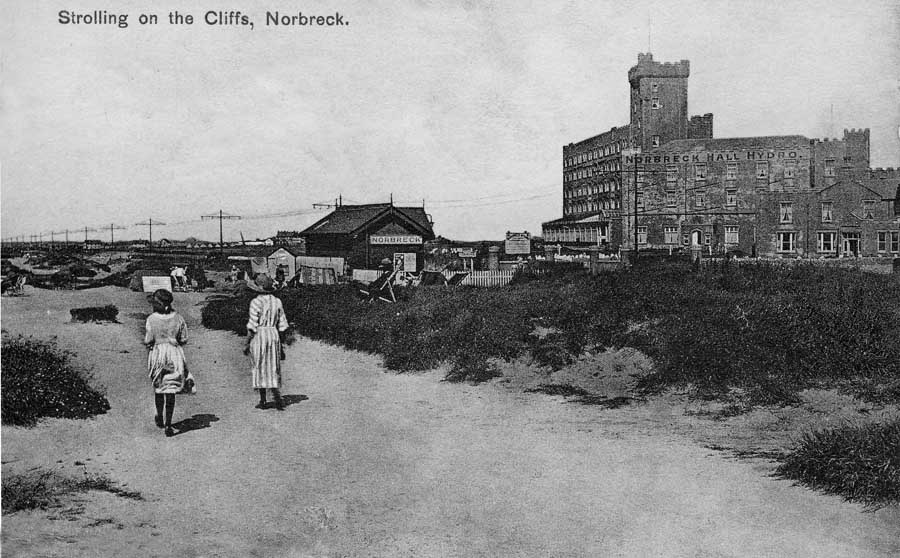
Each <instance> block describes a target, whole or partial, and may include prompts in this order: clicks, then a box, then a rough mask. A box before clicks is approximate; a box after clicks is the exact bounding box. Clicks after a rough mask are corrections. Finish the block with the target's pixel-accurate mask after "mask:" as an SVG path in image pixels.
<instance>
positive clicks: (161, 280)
mask: <svg viewBox="0 0 900 558" xmlns="http://www.w3.org/2000/svg"><path fill="white" fill-rule="evenodd" d="M141 281H142V282H143V285H144V292H145V293H154V292H156V291H157V290H159V289H165V290H167V291H169V292H172V278H171V277H169V276H168V275H156V276H150V275H145V276H143V277H141Z"/></svg>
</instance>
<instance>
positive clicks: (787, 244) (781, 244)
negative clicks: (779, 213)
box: [778, 232, 797, 253]
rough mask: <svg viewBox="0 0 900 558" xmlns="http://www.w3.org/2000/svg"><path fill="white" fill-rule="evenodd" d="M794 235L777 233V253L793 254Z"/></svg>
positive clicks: (791, 233)
mask: <svg viewBox="0 0 900 558" xmlns="http://www.w3.org/2000/svg"><path fill="white" fill-rule="evenodd" d="M796 234H797V233H793V232H780V233H778V251H779V252H782V253H788V252H793V251H794V241H795V239H796Z"/></svg>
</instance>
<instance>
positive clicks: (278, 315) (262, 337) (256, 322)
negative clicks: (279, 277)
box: [244, 273, 288, 411]
mask: <svg viewBox="0 0 900 558" xmlns="http://www.w3.org/2000/svg"><path fill="white" fill-rule="evenodd" d="M250 287H251V288H252V289H254V290H256V291H258V292H259V293H260V294H259V295H258V296H257V297H256V298H254V299H253V300H252V301H250V318H249V320H248V321H247V346H246V348H245V349H244V354H249V355H250V357H251V360H252V367H251V369H250V372H251V375H252V376H253V388H254V389H257V390H259V404H258V405H257V406H256V408H257V409H264V408H265V407H266V389H271V390H272V395H273V396H274V398H275V408H277V409H278V410H279V411H283V410H284V404H283V402H282V400H281V392H280V389H281V359H282V358H283V356H282V355H283V352H282V347H281V343H282V336H283V334H284V332H285V331H286V330H287V328H288V321H287V317H286V316H285V315H284V307H283V306H282V305H281V300H280V299H279V298H278V297H276V296H275V295H273V294H272V291H274V290H275V288H274V282H273V281H272V278H271V277H269V276H268V275H266V274H265V273H262V274H260V275H259V276H257V277H256V281H255V282H252V283H250Z"/></svg>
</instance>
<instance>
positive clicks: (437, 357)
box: [203, 262, 900, 502]
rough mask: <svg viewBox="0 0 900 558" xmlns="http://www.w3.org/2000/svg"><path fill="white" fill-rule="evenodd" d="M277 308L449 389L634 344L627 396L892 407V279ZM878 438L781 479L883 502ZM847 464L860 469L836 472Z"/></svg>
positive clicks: (559, 288) (780, 274)
mask: <svg viewBox="0 0 900 558" xmlns="http://www.w3.org/2000/svg"><path fill="white" fill-rule="evenodd" d="M280 296H281V297H282V299H283V301H284V305H285V309H286V312H287V314H288V316H289V318H290V319H291V321H292V322H294V323H295V324H296V325H295V330H296V331H297V332H298V333H300V334H302V335H304V336H308V337H311V338H314V339H320V340H324V341H326V342H330V343H335V344H339V345H342V346H345V347H348V348H350V349H355V350H362V351H366V352H371V353H377V354H380V355H383V357H384V361H385V365H386V366H387V367H388V368H389V369H392V370H398V371H404V370H425V369H430V368H433V367H435V366H437V365H438V364H440V363H448V364H449V365H450V372H449V375H448V379H450V380H457V381H461V380H469V381H482V380H486V379H489V378H491V377H493V376H495V375H497V371H496V369H495V367H494V365H493V364H492V363H493V362H496V359H501V360H510V359H514V358H518V357H523V356H528V357H530V358H532V359H533V361H534V362H536V363H538V364H540V365H545V366H547V367H550V368H553V369H559V368H562V367H566V366H568V365H570V364H572V363H573V362H575V361H576V360H577V359H578V358H579V356H580V355H583V354H585V353H586V352H589V351H597V350H602V349H605V348H624V347H631V348H634V349H638V350H640V351H641V352H643V353H644V354H646V355H647V356H649V357H650V358H651V360H652V362H653V367H652V371H651V373H649V374H647V375H645V376H644V377H643V378H642V379H641V381H640V384H639V388H640V389H641V390H642V391H645V392H653V391H656V390H660V389H664V388H669V387H689V388H691V389H692V390H693V393H694V394H695V395H696V396H699V397H701V398H704V399H720V400H723V401H728V402H730V403H729V404H730V405H731V407H733V408H735V409H743V410H747V409H750V408H752V406H754V405H795V404H797V403H798V402H799V401H800V398H799V395H798V394H799V393H800V392H801V391H803V390H805V389H811V388H812V389H823V388H825V389H836V390H838V391H840V392H842V393H845V394H849V395H852V396H855V397H858V398H860V399H863V400H865V401H868V402H872V403H874V404H876V405H880V404H890V403H898V402H900V341H898V340H900V281H898V280H897V278H896V276H891V275H875V274H867V273H862V272H860V271H858V270H852V269H849V270H848V269H829V268H823V267H822V266H812V265H795V266H779V265H765V264H763V265H753V266H743V267H742V266H737V265H734V264H730V265H729V264H724V265H721V266H719V267H717V268H714V269H706V270H703V271H698V270H695V269H693V268H691V266H689V265H684V264H680V263H677V262H672V263H665V264H659V265H644V266H636V267H635V268H634V269H633V270H631V271H630V272H627V273H624V272H615V273H608V274H601V275H598V276H593V277H592V276H589V275H587V274H585V273H579V272H571V270H569V272H568V273H564V274H552V275H549V276H547V275H542V276H533V277H528V276H523V277H521V278H519V279H518V280H517V281H514V283H513V284H512V285H510V286H509V287H505V288H496V289H465V288H458V289H446V288H440V287H420V288H418V289H414V290H408V291H402V292H401V295H400V300H399V302H398V303H397V304H382V303H376V304H368V303H366V302H364V301H362V300H360V299H359V297H358V296H357V294H356V291H355V290H354V289H353V288H352V287H346V286H339V287H307V288H301V289H297V290H290V291H284V292H282V293H281V294H280ZM249 300H250V299H249V297H245V298H238V299H230V300H220V301H212V302H210V303H209V304H208V306H207V307H206V308H205V309H204V311H203V323H204V325H206V326H207V327H211V328H218V329H227V330H231V331H235V332H237V333H241V334H243V333H245V332H244V324H245V323H246V312H247V308H248V305H249ZM551 387H552V386H551ZM563 387H565V386H563ZM548 389H549V388H548ZM558 389H563V388H558ZM731 407H730V408H731ZM879 428H881V427H880V425H878V424H874V425H872V426H868V427H865V428H861V429H859V430H857V431H829V432H827V433H817V434H810V435H809V436H808V437H807V439H806V440H805V441H804V442H803V443H802V444H801V445H800V446H799V447H798V448H796V451H794V452H793V453H790V454H789V455H788V456H787V457H786V461H785V465H784V467H783V474H784V475H785V476H789V477H790V478H796V479H798V480H801V481H802V482H804V483H807V484H809V485H811V486H814V487H822V488H825V489H827V490H833V491H836V492H838V493H840V494H843V495H844V496H846V497H848V498H851V499H857V500H863V501H866V502H876V501H877V502H891V501H894V502H896V501H898V500H900V498H898V493H900V487H898V483H900V480H898V475H900V472H898V471H900V464H897V463H896V460H894V461H891V460H887V461H885V460H883V459H882V461H879V463H882V469H880V470H873V469H871V468H870V467H869V465H868V464H869V463H871V462H872V460H871V459H868V458H865V457H860V456H862V455H864V452H863V451H862V450H859V449H858V448H859V446H860V445H861V446H864V447H866V448H870V449H871V448H872V447H873V446H872V444H871V441H872V440H873V439H878V440H884V443H883V444H882V446H881V449H877V448H876V449H873V451H874V452H875V455H880V456H881V457H884V455H885V453H884V452H886V451H896V448H897V447H898V445H900V431H898V428H897V427H896V424H894V425H892V426H891V425H888V427H887V428H885V429H884V430H879ZM845 451H850V452H853V455H854V456H857V457H858V459H855V458H854V459H845V460H841V459H838V458H837V457H838V456H839V455H841V452H845ZM879 459H880V458H879ZM876 461H877V459H876Z"/></svg>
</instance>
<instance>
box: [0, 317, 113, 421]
mask: <svg viewBox="0 0 900 558" xmlns="http://www.w3.org/2000/svg"><path fill="white" fill-rule="evenodd" d="M70 356H71V353H68V352H66V351H62V350H60V349H59V348H58V347H57V346H56V345H55V343H53V342H46V341H39V340H35V339H32V338H30V337H29V338H26V337H21V336H19V337H10V336H8V335H6V334H4V335H3V374H0V382H2V388H3V398H2V405H0V407H2V421H3V424H11V425H18V426H31V425H34V424H35V423H36V422H37V420H38V419H39V418H42V417H56V418H73V419H78V418H88V417H90V416H93V415H97V414H102V413H105V412H106V411H108V410H109V401H107V399H106V397H104V396H103V394H102V393H100V392H98V391H97V390H95V389H94V388H92V387H91V386H90V385H89V383H88V380H89V379H90V378H89V377H88V376H87V374H85V373H84V372H83V371H81V370H78V369H77V368H75V367H74V366H73V365H72V363H71V362H70Z"/></svg>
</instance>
